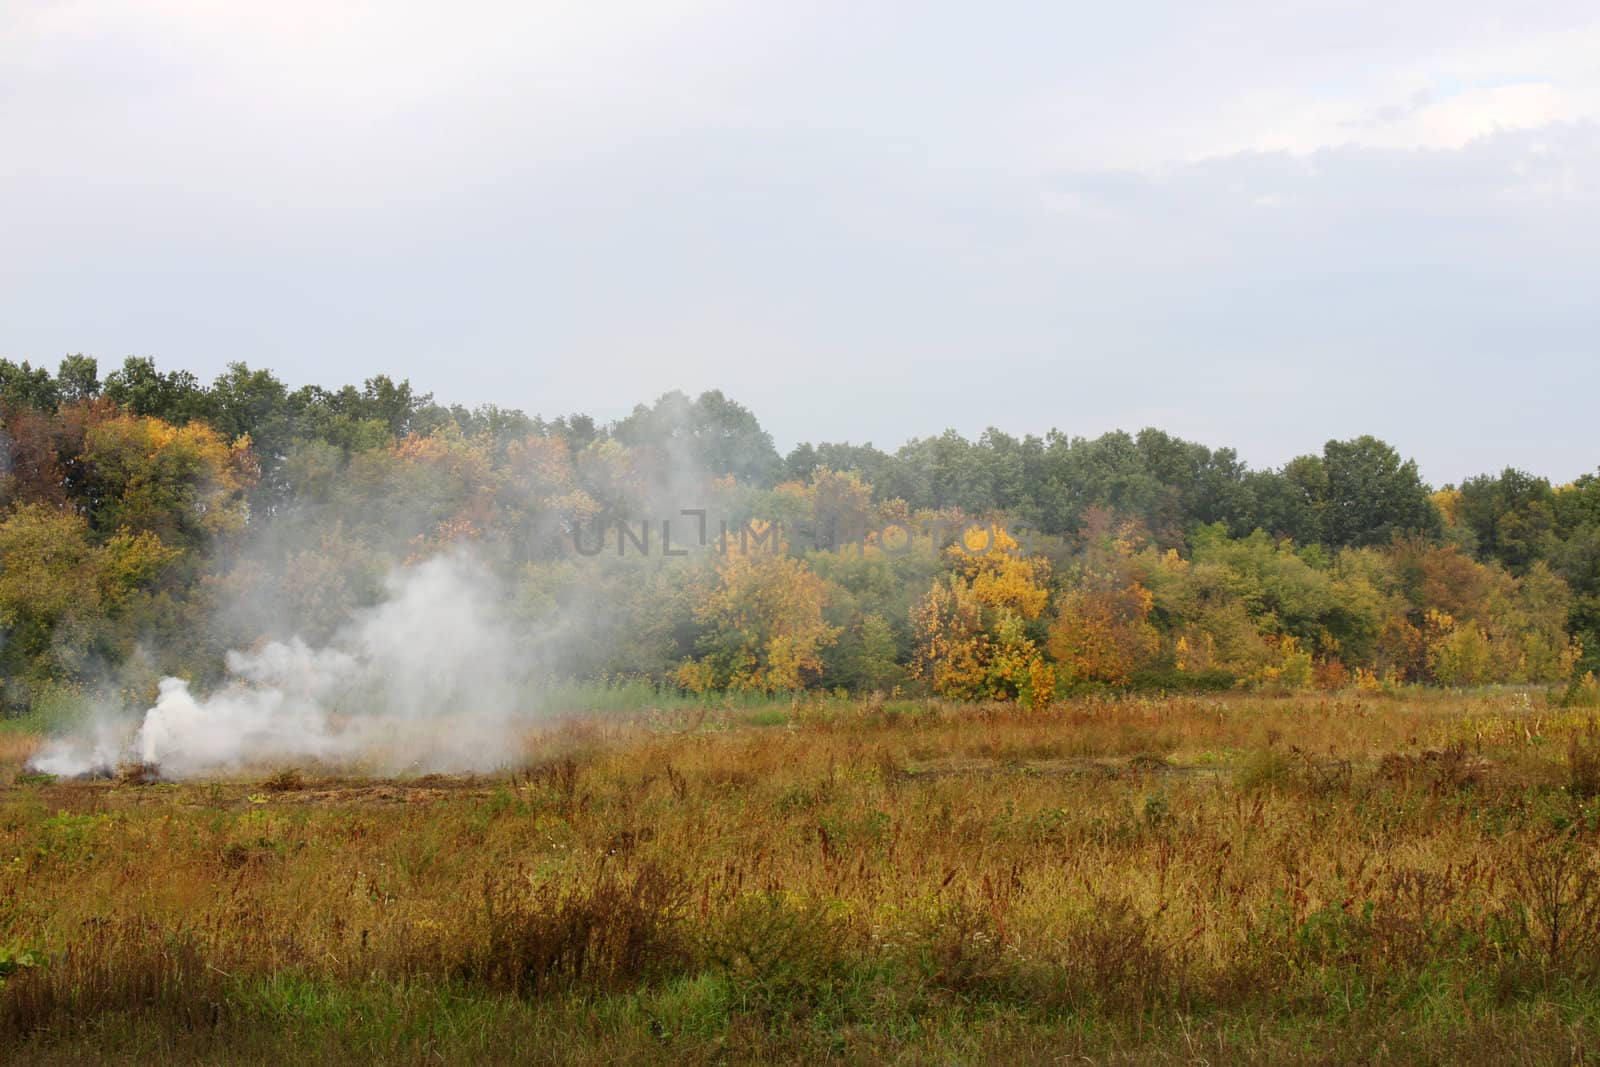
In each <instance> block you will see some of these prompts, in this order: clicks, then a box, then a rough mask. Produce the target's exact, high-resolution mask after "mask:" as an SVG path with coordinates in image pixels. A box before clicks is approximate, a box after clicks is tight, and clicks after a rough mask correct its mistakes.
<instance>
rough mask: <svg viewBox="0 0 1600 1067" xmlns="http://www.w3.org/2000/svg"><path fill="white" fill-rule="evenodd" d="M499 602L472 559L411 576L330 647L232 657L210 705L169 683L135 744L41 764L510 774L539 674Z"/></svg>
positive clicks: (180, 774)
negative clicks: (315, 766)
mask: <svg viewBox="0 0 1600 1067" xmlns="http://www.w3.org/2000/svg"><path fill="white" fill-rule="evenodd" d="M499 602H500V601H499V597H498V594H497V589H496V586H495V583H494V582H493V580H492V578H491V576H490V575H489V572H488V570H487V569H486V568H485V567H483V566H482V565H481V564H479V563H477V562H476V561H474V560H473V559H472V558H471V557H469V556H467V555H465V554H453V555H447V556H439V557H435V558H433V559H430V560H427V561H425V562H422V563H419V564H416V565H414V566H410V567H407V568H403V569H401V570H398V571H396V572H395V573H393V574H391V575H390V577H389V579H388V582H387V588H386V595H385V598H384V599H383V601H382V602H381V603H379V604H378V605H376V606H375V607H372V608H370V609H367V610H365V611H363V612H360V613H359V614H358V615H357V616H356V617H355V618H354V619H353V620H352V621H351V622H350V623H349V624H348V625H347V626H346V627H344V628H343V629H342V630H341V631H340V632H339V633H338V634H337V635H336V636H335V637H334V639H333V640H332V642H331V643H330V645H329V646H328V647H326V648H312V647H310V646H308V645H306V644H305V643H304V642H303V641H301V640H300V639H299V638H295V639H293V640H291V641H288V642H273V643H271V644H268V645H266V646H264V647H262V648H260V649H258V650H256V651H252V652H237V651H235V652H230V653H228V657H227V668H228V675H229V678H228V680H227V681H226V682H225V683H224V684H223V685H222V686H221V687H220V688H218V689H217V690H216V691H214V692H212V693H211V694H210V695H209V696H204V697H201V696H197V695H196V694H195V693H193V692H191V690H190V687H189V683H188V682H186V681H184V680H183V679H181V678H165V679H163V680H162V681H161V684H160V697H159V699H158V700H157V701H156V705H155V707H153V708H150V709H149V710H148V711H146V712H145V715H144V719H143V722H142V723H141V724H140V725H139V727H138V730H137V732H136V733H135V734H134V735H133V736H132V737H131V738H130V737H128V734H127V729H126V727H124V728H123V730H122V731H121V734H120V736H118V735H117V733H116V731H115V730H114V729H113V728H112V727H109V726H108V725H106V724H105V723H103V722H102V723H101V724H99V725H98V726H97V727H96V728H95V729H94V730H91V731H89V732H86V733H84V734H82V735H80V736H78V737H75V738H68V739H65V740H62V741H59V742H55V743H52V744H50V745H47V746H46V747H45V748H44V749H42V750H41V751H40V752H39V754H38V755H37V756H36V757H35V758H34V759H33V760H32V764H31V765H32V766H33V767H34V768H35V769H37V770H40V771H44V772H47V773H53V774H63V775H72V774H84V773H91V772H93V771H95V770H97V769H102V768H108V767H114V766H116V765H117V764H118V763H122V762H130V761H137V762H142V763H145V764H149V765H153V766H154V767H156V768H158V769H159V771H160V773H161V774H162V775H164V776H166V777H172V778H188V777H197V776H201V775H208V774H218V773H227V772H229V771H235V770H239V769H241V768H245V767H252V766H272V765H283V764H289V763H307V762H323V763H335V764H340V763H344V764H352V765H358V766H359V767H360V768H361V769H363V770H381V771H387V772H401V771H478V770H489V769H492V768H495V767H498V766H502V765H504V764H505V763H506V762H507V761H508V760H510V759H512V758H514V755H515V753H516V751H517V749H516V740H517V735H518V732H519V728H520V727H521V726H523V725H525V724H526V723H527V721H528V720H527V718H526V715H525V706H524V704H523V701H524V700H525V699H526V698H527V695H528V691H529V690H528V683H529V679H530V675H531V670H530V665H529V664H528V663H527V662H526V660H525V658H523V657H519V655H518V647H517V642H516V641H515V640H514V639H513V635H512V631H511V629H510V628H509V626H508V625H507V624H506V623H505V621H504V620H503V619H502V618H501V616H500V614H499V611H498V605H499Z"/></svg>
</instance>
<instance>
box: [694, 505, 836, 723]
mask: <svg viewBox="0 0 1600 1067" xmlns="http://www.w3.org/2000/svg"><path fill="white" fill-rule="evenodd" d="M752 529H753V530H754V531H755V534H756V536H755V537H753V538H741V537H728V538H725V539H724V541H723V543H722V545H721V546H720V548H721V551H720V553H719V554H717V555H716V556H715V557H714V561H713V563H712V566H711V572H710V574H709V576H708V580H707V581H706V583H705V588H704V589H703V590H702V592H701V596H700V600H699V603H698V604H697V605H696V606H695V608H694V618H695V621H696V622H698V623H699V624H700V625H701V627H703V629H704V635H703V636H702V638H701V640H700V649H701V655H700V656H699V657H697V658H695V659H693V660H690V661H689V662H687V663H685V664H683V665H682V666H681V667H680V668H679V669H678V672H677V681H678V684H679V685H682V686H683V687H684V688H685V689H689V690H692V691H693V692H696V693H706V692H711V691H715V690H756V691H760V692H765V693H777V692H788V691H792V690H796V689H803V688H805V686H806V685H807V684H808V683H810V682H811V681H812V680H814V679H815V678H816V676H817V674H818V673H819V672H820V671H821V669H822V657H821V651H822V649H823V648H825V647H827V646H828V645H831V644H832V643H833V642H834V641H835V640H836V638H837V637H838V630H837V628H835V627H832V626H829V625H828V624H827V622H826V621H825V620H824V618H823V607H824V606H825V601H826V597H827V586H826V584H825V583H824V582H823V581H822V579H821V578H819V577H817V575H815V574H814V573H812V571H811V568H810V567H808V566H807V565H806V563H805V561H804V560H801V559H795V558H793V557H791V556H789V555H788V554H787V552H786V546H785V545H784V544H783V543H782V542H781V541H780V540H778V539H777V536H776V534H773V533H770V531H769V529H768V528H767V527H766V526H765V525H764V524H761V523H753V524H752Z"/></svg>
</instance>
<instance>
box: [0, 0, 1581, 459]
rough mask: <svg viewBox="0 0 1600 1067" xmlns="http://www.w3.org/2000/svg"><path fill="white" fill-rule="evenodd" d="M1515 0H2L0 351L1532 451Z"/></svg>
mask: <svg viewBox="0 0 1600 1067" xmlns="http://www.w3.org/2000/svg"><path fill="white" fill-rule="evenodd" d="M1523 7H1524V5H1513V4H1508V3H1505V2H1504V0H1500V2H1496V3H1480V2H1477V0H1449V2H1448V3H1446V2H1443V0H1413V2H1410V3H1405V4H1396V3H1394V2H1393V0H1386V2H1383V3H1350V2H1346V0H1339V2H1331V0H1330V2H1323V3H1296V2H1292V0H1290V2H1285V0H1278V2H1271V3H1260V4H1249V3H1239V2H1227V0H1224V2H1222V3H1215V4H1208V5H1197V4H1186V3H1170V4H1115V5H1113V4H1094V5H1078V4H1062V3H1039V4H1009V3H994V2H990V3H983V4H978V3H970V4H963V5H947V4H931V3H923V4H895V3H861V2H859V0H857V2H854V3H848V4H846V3H829V2H812V3H804V4H779V3H766V4H752V3H748V2H746V3H741V4H732V3H729V4H722V3H688V4H677V3H669V2H664V0H655V2H650V3H639V4H620V3H604V2H596V0H589V2H583V3H577V2H573V3H540V2H526V0H524V2H519V3H504V4H499V3H494V4H489V3H476V4H475V3H463V2H456V3H450V4H443V3H439V4H406V3H402V2H399V0H386V2H383V3H338V2H337V0H311V2H303V0H274V2H271V3H266V2H260V3H243V2H215V3H205V2H200V0H81V2H70V0H69V2H45V0H0V356H5V357H8V358H10V359H13V360H22V359H28V360H31V361H34V362H39V361H44V362H46V363H48V364H49V365H50V366H52V367H53V366H54V365H55V362H56V361H57V360H58V359H59V358H60V357H61V355H62V354H63V353H65V352H77V351H83V352H85V353H88V354H91V355H95V356H98V357H100V359H101V362H102V365H103V366H107V365H114V364H116V363H119V362H120V361H121V359H122V357H123V356H125V355H128V354H139V355H153V356H155V357H156V358H157V360H158V361H159V362H160V363H161V364H162V365H163V366H166V367H168V368H171V367H186V368H188V369H191V370H193V371H195V372H196V373H198V374H200V375H201V376H202V377H203V378H207V379H209V378H210V377H212V376H213V375H214V374H215V373H216V372H217V371H219V370H220V369H221V368H222V366H223V365H224V364H225V363H227V362H228V361H230V360H236V359H242V360H245V361H246V362H248V363H250V364H251V365H260V366H268V367H271V368H273V369H274V370H276V371H277V372H278V373H279V374H280V375H281V376H282V377H283V378H285V379H286V380H287V381H289V382H290V383H292V384H301V383H305V382H319V383H322V384H328V385H334V384H342V383H344V382H347V381H359V380H361V379H362V378H365V377H367V376H370V375H372V374H375V373H380V372H387V373H391V374H395V375H397V376H405V377H410V378H411V379H412V380H413V382H415V383H416V384H417V385H418V386H420V387H421V388H424V389H431V390H433V392H434V393H435V395H436V396H437V397H438V398H439V399H440V400H443V401H447V402H457V401H459V402H463V403H467V404H476V403H480V402H485V401H489V402H494V403H497V404H501V405H508V406H516V407H522V408H524V409H526V410H528V411H530V412H540V413H544V414H546V415H554V414H558V413H563V412H568V411H573V410H581V411H587V412H590V413H592V414H595V415H597V416H600V417H602V418H611V417H615V416H618V415H621V414H623V413H625V412H626V411H627V410H628V409H629V408H631V407H632V405H633V404H634V403H635V402H637V401H640V400H648V399H651V398H653V397H654V396H656V395H657V394H659V393H661V392H663V391H665V390H667V389H671V388H681V389H684V390H686V391H690V392H696V391H699V390H701V389H706V388H722V389H723V390H725V391H726V392H728V393H729V394H730V395H732V396H733V397H735V398H737V399H738V400H740V401H742V402H743V403H745V404H747V405H749V406H750V407H751V408H753V409H754V410H755V412H756V413H757V415H758V416H759V417H760V418H761V420H762V422H763V423H764V424H765V425H766V426H767V428H768V429H770V430H771V431H772V432H773V434H774V435H775V437H776V438H777V439H778V444H779V446H780V448H787V447H789V446H791V445H793V444H794V443H795V442H796V441H797V440H800V439H802V438H811V439H818V438H825V439H832V440H840V439H850V440H855V441H862V440H871V441H873V442H874V443H876V444H879V445H881V446H885V447H894V446H897V445H898V444H900V443H901V442H902V441H903V440H904V439H905V438H907V437H909V436H917V435H926V434H931V433H937V432H939V431H940V430H942V429H944V428H945V427H954V428H955V429H957V430H960V431H961V432H963V433H966V434H969V435H971V434H976V433H978V432H980V431H981V430H982V429H983V428H984V427H985V426H987V425H997V426H1000V427H1001V428H1003V429H1006V430H1009V431H1012V432H1015V433H1019V434H1020V433H1024V432H1041V433H1042V432H1043V431H1045V430H1047V429H1049V428H1050V427H1052V426H1054V427H1059V428H1060V429H1062V430H1064V431H1067V432H1070V433H1075V434H1085V435H1094V434H1098V433H1100V432H1102V431H1105V430H1107V429H1113V428H1117V427H1122V428H1126V429H1130V430H1132V429H1137V428H1139V427H1141V426H1145V425H1155V426H1159V427H1161V428H1163V429H1166V430H1169V431H1171V432H1174V433H1177V434H1181V435H1183V436H1186V437H1191V438H1194V439H1197V440H1201V441H1204V442H1206V443H1208V444H1212V445H1223V444H1229V445H1233V446H1235V447H1237V448H1238V449H1239V451H1240V452H1241V454H1242V455H1243V456H1244V457H1245V458H1246V459H1247V460H1249V461H1250V462H1251V463H1253V464H1255V465H1263V466H1264V465H1271V464H1277V463H1280V462H1282V461H1283V460H1285V459H1287V458H1289V457H1291V456H1293V455H1295V454H1297V453H1301V452H1306V451H1316V450H1318V449H1319V448H1320V446H1321V443H1322V442H1323V441H1324V440H1325V439H1327V438H1328V437H1333V436H1337V437H1348V436H1353V435H1356V434H1359V433H1375V434H1378V435H1379V436H1381V437H1384V438H1386V439H1387V440H1389V441H1391V442H1392V443H1393V444H1395V445H1396V446H1397V447H1399V448H1400V449H1401V451H1402V452H1404V453H1407V454H1409V455H1413V456H1415V457H1416V458H1417V459H1418V460H1419V462H1420V463H1421V465H1422V468H1423V472H1424V475H1425V476H1426V477H1427V478H1428V479H1429V480H1431V481H1433V482H1435V483H1436V484H1437V483H1443V482H1445V481H1452V480H1456V479H1459V478H1460V477H1462V476H1464V475H1467V474H1472V473H1477V472H1479V471H1483V470H1488V469H1498V468H1499V467H1500V466H1504V465H1506V464H1514V465H1518V466H1522V467H1525V468H1528V469H1531V470H1534V471H1537V472H1539V473H1543V474H1546V475H1549V476H1550V477H1552V478H1555V479H1558V480H1566V479H1568V478H1571V477H1573V476H1574V475H1576V474H1578V473H1581V472H1583V471H1585V470H1593V469H1594V468H1595V467H1596V466H1597V465H1600V435H1597V434H1596V433H1595V426H1596V421H1597V420H1596V418H1595V415H1596V407H1597V404H1596V401H1597V397H1600V368H1597V363H1600V360H1597V358H1596V356H1597V349H1600V340H1597V338H1600V300H1597V286H1596V283H1597V281H1600V269H1597V268H1600V190H1597V186H1596V182H1597V179H1600V7H1597V6H1596V5H1595V4H1594V3H1593V2H1592V0H1589V2H1585V3H1563V2H1559V0H1558V2H1554V3H1544V4H1541V5H1537V7H1538V13H1536V14H1535V13H1526V12H1525V11H1524V10H1519V8H1523ZM1513 12H1515V13H1513Z"/></svg>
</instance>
